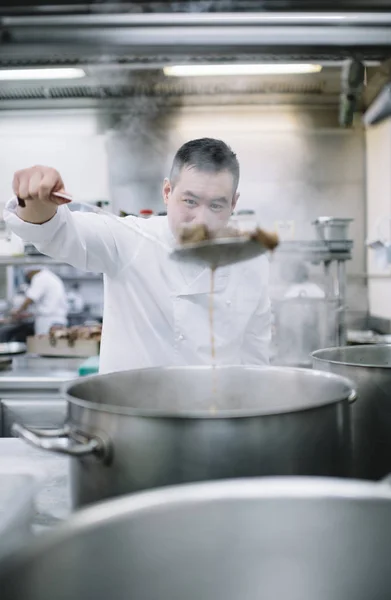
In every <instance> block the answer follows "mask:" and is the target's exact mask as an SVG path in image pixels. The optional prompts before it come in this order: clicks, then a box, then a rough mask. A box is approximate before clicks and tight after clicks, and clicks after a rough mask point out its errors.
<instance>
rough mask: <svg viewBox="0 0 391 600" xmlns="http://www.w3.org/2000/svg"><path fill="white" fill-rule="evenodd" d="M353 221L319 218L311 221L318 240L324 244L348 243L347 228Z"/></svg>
mask: <svg viewBox="0 0 391 600" xmlns="http://www.w3.org/2000/svg"><path fill="white" fill-rule="evenodd" d="M352 221H353V219H338V218H335V217H319V218H318V219H316V220H315V221H313V223H312V224H313V225H315V230H316V234H317V236H318V238H319V239H320V240H322V241H325V242H340V241H348V240H349V238H348V227H349V223H351V222H352Z"/></svg>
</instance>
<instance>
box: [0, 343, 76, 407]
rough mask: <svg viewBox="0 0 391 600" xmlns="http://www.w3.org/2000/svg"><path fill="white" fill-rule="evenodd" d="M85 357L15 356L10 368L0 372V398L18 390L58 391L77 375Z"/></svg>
mask: <svg viewBox="0 0 391 600" xmlns="http://www.w3.org/2000/svg"><path fill="white" fill-rule="evenodd" d="M83 360H85V359H80V358H42V357H40V356H36V355H31V354H26V355H24V356H16V357H15V358H14V359H13V361H12V367H11V369H9V370H7V371H3V372H0V398H5V397H10V396H12V395H13V394H15V393H19V391H20V390H24V391H25V392H26V393H32V394H33V395H34V394H35V397H36V396H37V390H42V391H43V392H45V393H47V392H48V391H49V390H56V391H59V390H60V389H61V388H62V386H63V385H64V384H65V383H66V382H68V381H71V380H72V379H75V378H76V377H78V368H79V366H80V365H81V363H82V362H83Z"/></svg>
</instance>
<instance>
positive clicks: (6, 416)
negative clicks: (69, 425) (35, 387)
mask: <svg viewBox="0 0 391 600" xmlns="http://www.w3.org/2000/svg"><path fill="white" fill-rule="evenodd" d="M66 413H67V403H66V401H65V400H64V399H61V398H59V397H58V395H57V396H56V395H53V396H48V395H47V394H45V395H44V394H42V395H41V396H40V397H38V398H36V397H34V396H33V395H32V394H31V395H29V397H26V396H24V397H23V395H21V396H19V398H18V397H17V396H16V395H15V396H14V397H13V398H12V399H10V398H6V399H1V400H0V415H1V419H0V437H1V436H2V437H11V436H12V433H11V427H12V425H13V423H15V422H17V423H20V424H22V425H25V426H26V427H34V428H36V429H37V428H39V429H48V428H50V429H53V428H54V427H59V426H60V425H62V424H63V423H64V420H65V418H66Z"/></svg>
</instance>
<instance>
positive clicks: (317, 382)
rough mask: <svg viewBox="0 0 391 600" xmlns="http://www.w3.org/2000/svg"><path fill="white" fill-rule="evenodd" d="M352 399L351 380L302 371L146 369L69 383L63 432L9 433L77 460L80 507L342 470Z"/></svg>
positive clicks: (74, 472)
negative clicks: (171, 488)
mask: <svg viewBox="0 0 391 600" xmlns="http://www.w3.org/2000/svg"><path fill="white" fill-rule="evenodd" d="M353 397H354V393H353V392H352V385H351V383H350V382H349V381H348V380H346V379H344V378H341V377H337V376H335V375H330V374H326V373H318V372H316V371H310V370H305V369H303V370H301V369H283V368H272V367H270V368H269V367H268V368H257V367H244V366H238V367H219V368H216V369H212V368H210V367H183V368H181V367H178V368H176V367H170V368H157V369H143V370H138V371H126V372H121V373H113V374H110V375H102V376H94V377H90V378H88V379H85V380H79V382H77V383H73V384H72V385H71V386H70V387H69V389H68V420H67V424H66V426H65V428H64V429H63V430H62V431H53V432H47V431H46V432H44V431H42V432H32V431H31V430H27V429H26V428H23V427H21V426H15V427H14V432H15V433H17V434H18V435H21V436H22V437H24V438H25V439H26V440H27V441H29V442H31V443H33V444H35V445H38V446H40V447H43V448H47V449H49V450H55V451H57V452H66V453H68V454H71V455H73V456H76V457H77V458H76V459H75V460H73V461H72V466H71V485H72V492H73V501H74V505H76V506H79V505H83V504H88V503H91V502H95V501H97V500H100V499H103V498H108V497H111V496H116V495H120V494H125V493H129V492H136V491H139V490H145V489H149V488H155V487H160V486H165V485H171V484H177V483H185V482H193V481H202V480H215V479H223V478H231V477H254V476H258V475H335V476H344V475H348V474H349V468H350V428H349V399H350V400H351V399H352V398H353ZM67 436H68V437H69V438H70V440H68V442H67V441H66V439H64V438H66V437H67Z"/></svg>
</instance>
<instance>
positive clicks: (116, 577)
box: [0, 478, 391, 600]
mask: <svg viewBox="0 0 391 600" xmlns="http://www.w3.org/2000/svg"><path fill="white" fill-rule="evenodd" d="M390 553H391V490H390V487H389V486H388V485H386V484H375V483H369V482H358V481H342V480H336V479H318V478H315V479H309V478H308V479H305V478H283V479H278V478H273V479H264V480H253V479H252V480H238V481H224V482H211V483H206V484H197V485H188V486H178V487H175V488H166V489H162V490H155V491H153V492H149V493H143V494H137V495H135V496H133V497H125V498H120V499H116V500H111V501H109V502H105V503H102V504H100V505H98V506H95V507H92V508H89V509H87V510H83V511H80V512H79V513H78V514H77V515H75V516H74V517H72V518H71V519H70V520H69V521H68V522H66V523H65V524H64V525H61V526H59V527H56V529H55V530H53V531H52V532H50V534H48V535H46V536H45V537H44V538H41V539H40V540H38V541H36V542H35V544H32V545H30V546H29V547H28V548H23V549H22V550H21V551H20V552H18V553H15V554H14V555H13V556H12V557H9V558H8V559H7V560H6V561H4V562H3V564H2V565H0V589H1V598H2V600H52V599H53V598H55V599H56V600H70V599H71V598H72V599H75V600H76V599H82V598H85V599H86V600H90V599H94V600H106V599H107V598H110V599H111V600H129V598H131V599H132V600H147V599H148V600H184V599H186V600H200V599H202V600H239V599H243V600H244V599H245V600H259V599H262V600H277V599H278V600H280V599H286V600H314V599H316V600H369V599H374V600H375V599H376V600H389V597H390V589H391V570H390V567H389V563H390Z"/></svg>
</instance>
